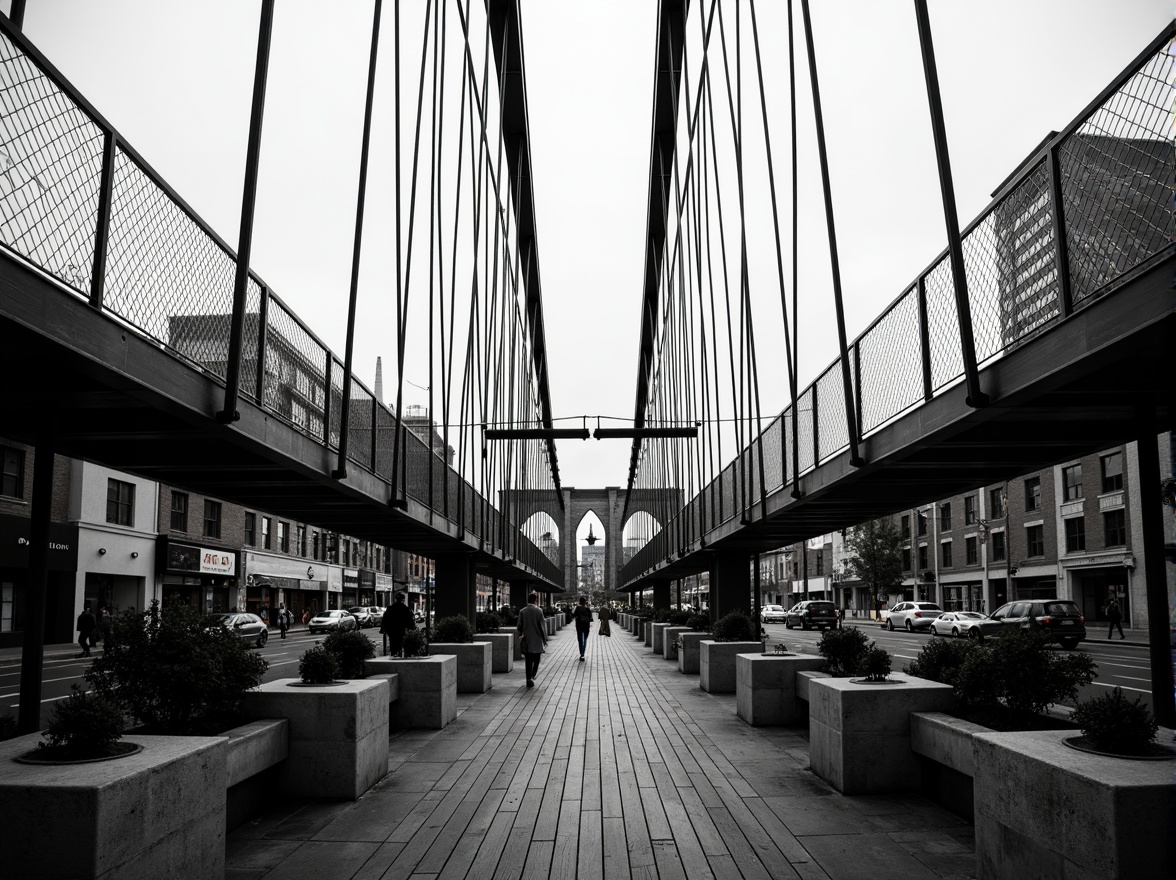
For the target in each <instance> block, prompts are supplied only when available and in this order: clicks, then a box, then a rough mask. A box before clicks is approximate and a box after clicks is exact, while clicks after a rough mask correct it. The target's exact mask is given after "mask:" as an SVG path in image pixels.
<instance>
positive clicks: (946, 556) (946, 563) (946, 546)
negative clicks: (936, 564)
mask: <svg viewBox="0 0 1176 880" xmlns="http://www.w3.org/2000/svg"><path fill="white" fill-rule="evenodd" d="M939 552H940V555H941V556H942V557H943V567H944V568H951V541H944V542H943V543H942V544H940V545H939Z"/></svg>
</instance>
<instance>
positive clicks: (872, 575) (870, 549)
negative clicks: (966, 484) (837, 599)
mask: <svg viewBox="0 0 1176 880" xmlns="http://www.w3.org/2000/svg"><path fill="white" fill-rule="evenodd" d="M845 547H846V549H847V550H848V551H849V554H850V555H849V557H848V558H847V559H846V561H845V564H846V567H847V568H848V569H849V572H850V573H851V574H853V575H855V576H857V577H858V578H860V579H861V580H862V582H863V583H865V584H866V585H867V586H868V587H869V588H870V595H871V596H872V597H873V598H874V605H875V606H876V605H877V603H878V596H880V595H885V594H887V593H890V592H891V591H892V590H894V588H895V587H898V586H900V585H901V584H902V537H901V536H900V534H899V531H898V526H897V525H896V523H895V522H894V519H893V518H891V517H883V518H882V519H873V520H870V521H869V522H865V523H862V524H861V525H860V526H856V527H854V528H853V529H850V530H849V531H848V532H847V533H846V536H845Z"/></svg>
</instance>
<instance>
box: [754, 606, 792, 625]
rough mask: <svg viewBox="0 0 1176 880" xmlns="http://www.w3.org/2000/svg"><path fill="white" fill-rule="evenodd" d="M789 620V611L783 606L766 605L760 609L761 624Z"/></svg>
mask: <svg viewBox="0 0 1176 880" xmlns="http://www.w3.org/2000/svg"><path fill="white" fill-rule="evenodd" d="M787 619H788V611H787V609H785V607H784V606H783V605H765V606H764V607H763V608H761V609H760V622H761V623H781V622H783V621H785V620H787Z"/></svg>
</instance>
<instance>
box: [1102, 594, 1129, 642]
mask: <svg viewBox="0 0 1176 880" xmlns="http://www.w3.org/2000/svg"><path fill="white" fill-rule="evenodd" d="M1106 612H1107V620H1109V621H1110V622H1111V625H1110V627H1109V628H1108V629H1107V638H1108V639H1109V638H1110V637H1111V636H1112V635H1114V634H1115V627H1118V628H1119V638H1121V639H1122V638H1126V636H1124V635H1123V610H1122V609H1121V608H1120V607H1119V600H1118V599H1117V598H1115V594H1114V593H1112V594H1111V595H1110V597H1109V598H1108V599H1107V607H1106Z"/></svg>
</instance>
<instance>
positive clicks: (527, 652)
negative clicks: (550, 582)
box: [518, 593, 547, 688]
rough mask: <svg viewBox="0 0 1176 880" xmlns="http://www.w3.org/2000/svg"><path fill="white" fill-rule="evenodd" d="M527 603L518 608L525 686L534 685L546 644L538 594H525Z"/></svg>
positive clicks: (544, 626)
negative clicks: (524, 667)
mask: <svg viewBox="0 0 1176 880" xmlns="http://www.w3.org/2000/svg"><path fill="white" fill-rule="evenodd" d="M527 602H528V603H529V604H527V605H525V606H524V607H522V608H520V609H519V631H518V638H519V643H520V644H521V645H522V647H523V662H524V663H525V664H526V669H527V687H529V688H530V687H534V686H535V676H536V675H537V674H538V673H539V658H540V657H542V656H543V647H544V645H546V644H547V626H546V624H545V623H544V622H543V621H544V616H543V609H542V608H540V607H539V594H538V593H531V594H530V595H529V596H527Z"/></svg>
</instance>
